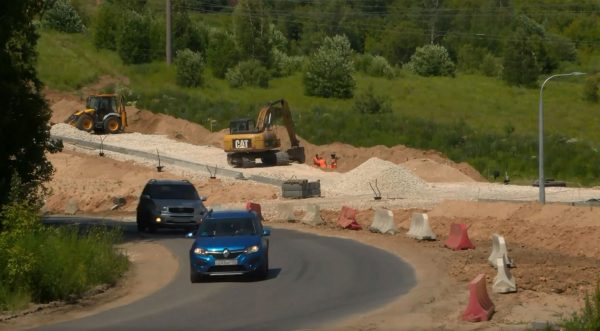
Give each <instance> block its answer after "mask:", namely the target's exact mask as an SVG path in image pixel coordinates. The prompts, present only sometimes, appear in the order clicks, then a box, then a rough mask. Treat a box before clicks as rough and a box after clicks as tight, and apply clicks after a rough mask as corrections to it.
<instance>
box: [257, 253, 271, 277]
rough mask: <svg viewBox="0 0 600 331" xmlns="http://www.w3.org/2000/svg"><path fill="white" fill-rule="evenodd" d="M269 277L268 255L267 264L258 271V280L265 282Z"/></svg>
mask: <svg viewBox="0 0 600 331" xmlns="http://www.w3.org/2000/svg"><path fill="white" fill-rule="evenodd" d="M267 277H269V256H268V255H267V257H266V260H265V263H263V265H262V267H261V268H260V269H259V270H256V279H257V280H265V279H267Z"/></svg>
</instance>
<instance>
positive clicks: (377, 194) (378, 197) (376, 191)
mask: <svg viewBox="0 0 600 331" xmlns="http://www.w3.org/2000/svg"><path fill="white" fill-rule="evenodd" d="M369 186H371V190H373V194H374V195H375V196H374V197H373V199H375V200H381V191H380V190H379V186H377V179H375V188H373V185H371V182H369Z"/></svg>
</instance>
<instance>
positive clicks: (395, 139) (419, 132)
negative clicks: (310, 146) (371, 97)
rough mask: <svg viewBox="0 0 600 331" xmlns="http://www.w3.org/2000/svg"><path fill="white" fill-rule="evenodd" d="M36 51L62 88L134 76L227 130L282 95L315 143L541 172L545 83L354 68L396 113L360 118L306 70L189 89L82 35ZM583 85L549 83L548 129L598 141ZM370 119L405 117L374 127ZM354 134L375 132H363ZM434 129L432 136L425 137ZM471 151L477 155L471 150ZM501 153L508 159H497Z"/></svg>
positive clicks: (579, 178)
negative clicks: (400, 147) (318, 93)
mask: <svg viewBox="0 0 600 331" xmlns="http://www.w3.org/2000/svg"><path fill="white" fill-rule="evenodd" d="M39 52H40V59H39V67H38V68H39V73H40V77H41V79H42V81H44V82H45V83H46V84H47V85H48V86H49V87H51V88H55V89H61V90H66V91H77V90H78V89H80V88H81V87H82V86H85V85H87V84H90V83H93V82H94V81H96V80H97V79H98V77H100V76H101V75H111V76H114V77H128V78H129V88H130V89H131V90H132V91H133V96H132V97H131V98H133V99H137V100H138V105H141V106H143V107H146V108H149V109H151V110H153V111H160V112H165V113H168V114H171V115H175V116H178V117H183V118H186V119H190V120H193V121H196V122H199V123H205V122H206V120H207V119H208V118H209V117H210V118H212V119H216V120H217V123H216V124H217V127H218V128H223V127H226V126H227V124H228V120H229V119H230V118H231V117H234V116H240V115H245V116H255V114H256V110H257V107H258V106H259V105H261V104H263V103H265V102H266V101H269V100H274V99H278V98H282V97H283V98H286V99H287V100H289V103H290V105H291V107H292V109H293V111H294V114H295V117H296V119H297V120H298V124H299V134H300V135H302V136H304V137H306V138H307V139H309V140H312V141H314V142H317V143H326V142H331V141H334V140H342V141H344V142H347V143H351V144H355V145H372V144H378V143H380V144H386V145H393V144H398V143H403V144H407V145H410V146H415V147H419V148H435V149H438V150H441V151H442V152H445V153H446V154H448V155H449V156H451V157H452V158H453V159H455V160H456V161H469V162H471V163H473V164H475V166H476V167H478V169H479V170H480V171H481V172H482V173H483V174H484V175H485V174H488V173H491V171H493V170H496V169H498V170H501V171H502V172H503V171H505V170H508V171H509V172H510V173H512V174H513V176H512V177H513V178H529V179H530V178H534V177H535V174H536V173H537V168H536V161H535V155H536V154H537V152H536V150H535V145H536V144H537V138H536V136H537V114H538V98H539V89H527V88H517V87H510V86H507V85H506V84H504V83H503V82H502V81H500V80H498V79H494V78H490V77H484V76H479V75H464V74H460V73H459V74H458V75H457V76H456V77H455V78H448V77H432V78H425V77H420V76H416V75H412V74H409V73H406V72H401V73H400V75H399V77H397V78H395V79H393V80H387V79H383V78H373V77H367V76H362V75H360V74H356V75H355V78H356V80H357V90H356V92H357V93H358V92H360V91H361V90H363V89H366V87H367V86H369V85H372V86H373V87H374V89H375V91H376V92H377V93H379V94H384V95H386V96H388V97H389V99H390V101H391V104H392V108H393V113H394V114H392V115H390V116H392V117H389V116H388V117H386V118H380V119H375V118H374V117H372V116H371V117H365V116H364V115H362V116H358V115H357V114H356V113H355V112H354V111H353V109H352V107H353V104H354V101H353V100H352V99H350V100H339V99H325V98H318V97H307V96H305V95H304V93H303V85H302V79H301V74H296V75H294V76H290V77H286V78H280V79H273V80H271V82H270V87H269V88H268V89H263V88H243V89H232V88H230V87H229V86H228V84H227V82H226V81H224V80H220V79H216V78H214V77H212V76H211V75H210V73H209V72H206V73H205V76H206V83H205V85H204V87H202V88H195V89H190V88H181V87H178V86H176V85H175V78H174V77H175V72H174V68H173V67H168V66H166V65H165V64H163V63H151V64H143V65H131V66H126V65H123V63H122V62H121V60H120V59H119V58H118V56H117V55H116V54H115V53H114V52H111V51H105V50H103V51H98V50H96V49H95V48H94V46H93V45H92V43H91V40H90V38H89V36H86V35H83V34H74V35H68V34H59V33H55V32H43V33H42V37H41V40H40V43H39ZM582 89H583V79H582V78H566V79H565V78H563V79H556V80H553V81H551V82H550V83H549V84H548V85H547V86H546V88H545V90H544V92H545V94H544V110H545V114H546V116H545V119H546V130H547V131H546V132H547V134H548V136H550V135H560V136H562V137H558V138H556V139H558V140H557V141H561V142H562V143H565V141H566V140H568V139H571V138H575V139H576V140H579V141H583V142H585V145H591V146H592V147H596V146H599V144H598V141H600V131H599V130H598V126H599V124H600V121H599V120H598V119H597V117H598V116H597V115H598V112H599V111H600V109H599V107H598V104H593V103H588V102H585V101H583V100H582V97H581V94H582ZM321 116H323V117H321ZM328 118H329V119H328ZM324 119H325V120H324ZM371 121H374V123H377V122H381V121H383V122H386V121H387V122H394V121H395V122H398V123H396V124H397V125H393V124H394V123H385V124H386V125H376V124H373V125H369V124H368V123H369V122H371ZM400 122H402V123H400ZM461 127H464V129H465V131H464V134H465V135H469V136H470V138H469V139H470V140H469V142H470V141H473V140H481V141H478V142H477V143H476V146H478V147H469V146H467V145H468V144H466V145H465V142H455V143H452V142H448V141H447V140H449V139H454V138H452V137H453V136H456V133H457V132H459V131H460V132H462V131H461V130H462V129H461ZM510 128H514V132H512V133H511V131H512V130H511V129H510ZM357 130H361V131H363V130H368V132H366V133H365V132H362V135H361V134H357ZM400 130H401V131H403V132H400ZM428 130H429V131H432V132H430V133H426V134H425V133H423V132H424V131H428ZM436 132H437V133H436ZM507 133H510V135H511V137H510V139H508V138H507V137H506V134H507ZM436 134H437V136H436ZM483 136H485V137H483ZM375 137H378V138H377V140H375ZM460 138H461V137H458V139H459V140H461V139H460ZM507 139H508V140H509V141H508V143H507V142H506V140H507ZM503 141H504V142H503ZM573 141H574V140H572V139H571V140H570V142H573ZM487 142H490V143H487ZM552 144H553V142H552V141H550V143H549V144H548V147H547V148H548V150H547V154H548V155H549V157H550V158H551V159H553V158H554V157H555V156H553V155H552V148H553V146H552ZM492 145H493V146H492ZM569 146H570V145H565V146H563V147H561V149H560V151H562V150H567V151H569V150H570V147H569ZM584 147H585V146H584ZM465 148H475V149H476V151H475V152H473V153H471V154H469V153H467V152H466V151H465ZM578 148H579V147H578ZM582 148H583V147H582ZM503 149H509V150H503ZM481 153H484V154H485V155H480V154H481ZM503 153H504V154H506V155H504V156H500V155H501V154H503ZM519 153H520V154H524V153H525V154H527V155H519V156H518V158H520V159H521V161H519V162H517V163H519V165H514V166H511V165H510V164H514V163H515V162H512V161H511V158H515V157H516V156H515V155H516V154H519ZM495 154H497V155H498V157H496V156H495ZM561 154H562V152H561ZM511 155H512V156H511ZM592 156H593V155H592ZM482 157H483V160H485V161H482ZM506 158H508V159H506ZM587 161H588V160H582V162H587ZM589 161H590V162H592V161H593V160H589ZM547 162H548V163H549V170H548V171H550V173H549V174H548V175H549V176H554V177H559V178H561V179H568V180H572V181H575V182H583V183H595V182H597V181H598V178H599V176H598V175H597V174H596V171H595V169H587V170H585V171H586V173H582V174H578V171H581V169H580V170H574V169H569V171H564V169H562V168H561V167H562V165H561V167H559V168H553V167H552V164H551V162H550V161H547ZM586 166H588V165H586ZM561 169H562V170H561ZM553 171H554V173H552V172H553Z"/></svg>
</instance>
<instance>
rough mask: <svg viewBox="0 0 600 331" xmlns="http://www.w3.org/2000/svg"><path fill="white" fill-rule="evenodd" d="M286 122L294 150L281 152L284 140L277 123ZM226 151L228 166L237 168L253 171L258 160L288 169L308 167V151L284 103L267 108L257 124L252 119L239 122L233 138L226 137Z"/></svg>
mask: <svg viewBox="0 0 600 331" xmlns="http://www.w3.org/2000/svg"><path fill="white" fill-rule="evenodd" d="M277 118H281V119H283V124H284V126H285V128H286V130H287V132H288V135H289V137H290V142H291V148H290V149H288V150H285V151H282V150H280V147H281V140H280V139H279V138H278V137H277V135H276V133H275V131H274V129H273V126H272V125H273V123H274V122H275V120H276V119H277ZM223 148H224V150H225V152H227V162H228V163H229V164H230V165H232V166H235V167H240V168H251V167H254V166H255V162H256V159H260V160H261V162H262V164H263V165H265V166H274V165H287V164H289V163H290V161H296V162H299V163H304V161H305V158H306V156H305V154H304V147H301V146H300V141H298V138H297V137H296V132H295V131H294V121H293V120H292V114H291V112H290V108H289V106H288V103H287V101H285V100H284V99H281V100H277V101H273V102H271V103H269V104H267V105H266V106H265V107H263V108H262V109H261V110H260V112H259V114H258V118H257V119H256V121H254V120H253V119H248V118H241V119H235V120H233V121H231V122H230V124H229V134H228V135H226V136H225V138H224V143H223Z"/></svg>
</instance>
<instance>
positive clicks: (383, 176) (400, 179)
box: [335, 157, 427, 197]
mask: <svg viewBox="0 0 600 331" xmlns="http://www.w3.org/2000/svg"><path fill="white" fill-rule="evenodd" d="M375 182H377V187H379V190H380V191H381V194H382V195H383V196H385V197H395V196H397V195H399V194H403V193H409V192H414V191H415V190H421V189H424V188H426V187H427V183H426V182H425V181H423V180H422V179H421V178H419V177H417V176H415V175H414V174H413V173H412V172H410V171H409V170H408V169H406V168H404V167H403V166H401V165H397V164H395V163H393V162H389V161H385V160H382V159H379V158H376V157H372V158H370V159H368V160H367V161H365V162H364V163H363V164H361V165H360V166H358V167H356V168H354V169H352V170H351V171H349V172H347V173H344V174H343V175H342V176H341V178H340V179H339V182H338V185H336V187H335V189H336V191H338V192H339V193H341V194H357V195H358V194H373V190H372V189H371V186H369V183H370V184H371V185H372V186H373V188H375V184H376V183H375Z"/></svg>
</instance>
